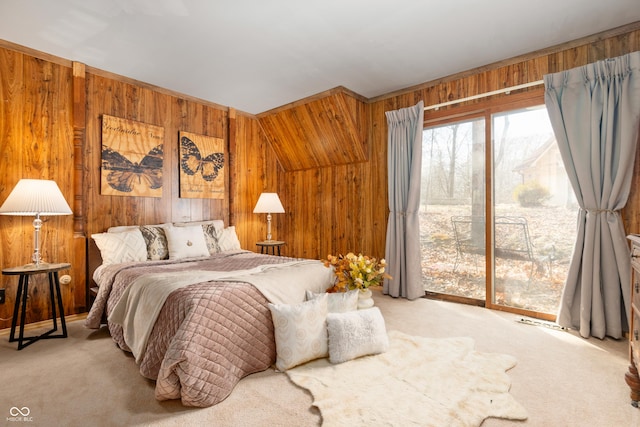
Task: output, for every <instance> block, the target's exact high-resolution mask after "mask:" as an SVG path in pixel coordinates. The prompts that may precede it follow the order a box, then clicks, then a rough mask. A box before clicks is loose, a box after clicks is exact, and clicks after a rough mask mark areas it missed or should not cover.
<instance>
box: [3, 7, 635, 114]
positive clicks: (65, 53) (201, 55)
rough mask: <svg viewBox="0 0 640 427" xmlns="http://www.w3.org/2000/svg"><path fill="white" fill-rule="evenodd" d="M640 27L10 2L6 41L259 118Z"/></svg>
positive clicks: (476, 16)
mask: <svg viewBox="0 0 640 427" xmlns="http://www.w3.org/2000/svg"><path fill="white" fill-rule="evenodd" d="M636 21H640V4H639V3H638V0H606V1H603V0H537V1H514V0H484V1H477V0H450V1H442V0H397V1H389V0H322V1H318V0H309V1H300V0H268V1H266V0H233V1H231V0H208V1H206V0H56V1H51V0H28V1H25V0H3V1H2V2H0V39H4V40H6V41H9V42H13V43H16V44H20V45H24V46H27V47H30V48H33V49H36V50H40V51H43V52H46V53H49V54H52V55H56V56H60V57H62V58H66V59H70V60H74V61H79V62H82V63H84V64H86V65H88V66H91V67H96V68H99V69H102V70H105V71H109V72H112V73H116V74H121V75H123V76H127V77H131V78H133V79H137V80H140V81H142V82H146V83H150V84H153V85H157V86H160V87H164V88H167V89H171V90H174V91H177V92H180V93H183V94H186V95H190V96H194V97H198V98H201V99H204V100H207V101H210V102H214V103H217V104H221V105H226V106H230V107H233V108H236V109H238V110H241V111H245V112H248V113H252V114H259V113H261V112H265V111H268V110H271V109H273V108H276V107H279V106H282V105H285V104H288V103H291V102H294V101H296V100H299V99H303V98H306V97H308V96H311V95H314V94H317V93H320V92H323V91H326V90H329V89H331V88H335V87H339V86H343V87H346V88H348V89H349V90H351V91H353V92H355V93H357V94H359V95H362V96H364V97H365V98H371V97H376V96H379V95H382V94H385V93H389V92H393V91H396V90H400V89H403V88H406V87H410V86H414V85H417V84H420V83H423V82H427V81H431V80H435V79H438V78H441V77H445V76H448V75H452V74H455V73H458V72H462V71H466V70H469V69H473V68H476V67H480V66H483V65H486V64H490V63H493V62H496V61H500V60H503V59H507V58H511V57H514V56H518V55H521V54H525V53H529V52H532V51H535V50H539V49H543V48H546V47H550V46H554V45H557V44H560V43H564V42H567V41H570V40H575V39H578V38H581V37H584V36H588V35H591V34H595V33H598V32H601V31H604V30H607V29H611V28H615V27H618V26H622V25H625V24H629V23H632V22H636Z"/></svg>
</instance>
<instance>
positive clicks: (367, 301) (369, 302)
mask: <svg viewBox="0 0 640 427" xmlns="http://www.w3.org/2000/svg"><path fill="white" fill-rule="evenodd" d="M371 307H373V298H372V293H371V289H369V288H366V289H360V290H359V291H358V310H364V309H365V308H371Z"/></svg>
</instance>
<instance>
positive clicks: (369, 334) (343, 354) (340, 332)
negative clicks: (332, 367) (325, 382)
mask: <svg viewBox="0 0 640 427" xmlns="http://www.w3.org/2000/svg"><path fill="white" fill-rule="evenodd" d="M327 334H328V337H329V362H331V363H342V362H346V361H347V360H351V359H355V358H356V357H360V356H367V355H369V354H378V353H384V352H385V351H387V350H388V349H389V337H388V335H387V330H386V328H385V325H384V318H383V317H382V313H381V312H380V309H379V308H378V307H372V308H367V309H366V310H355V311H350V312H347V313H329V314H327Z"/></svg>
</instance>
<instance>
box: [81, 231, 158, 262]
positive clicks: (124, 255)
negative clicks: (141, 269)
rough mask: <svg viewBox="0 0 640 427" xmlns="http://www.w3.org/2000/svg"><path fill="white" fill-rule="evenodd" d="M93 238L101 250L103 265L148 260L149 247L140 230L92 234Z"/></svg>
mask: <svg viewBox="0 0 640 427" xmlns="http://www.w3.org/2000/svg"><path fill="white" fill-rule="evenodd" d="M91 237H92V238H93V240H94V241H95V242H96V246H98V249H100V255H102V264H105V265H106V264H120V263H122V262H134V261H146V260H147V245H146V243H145V241H144V238H143V237H142V232H141V231H140V229H137V228H136V229H133V230H131V231H124V232H122V233H99V234H92V235H91Z"/></svg>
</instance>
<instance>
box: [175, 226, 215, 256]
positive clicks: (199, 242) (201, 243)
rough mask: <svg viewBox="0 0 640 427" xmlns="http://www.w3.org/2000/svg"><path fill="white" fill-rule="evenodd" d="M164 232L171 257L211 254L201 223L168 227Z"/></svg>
mask: <svg viewBox="0 0 640 427" xmlns="http://www.w3.org/2000/svg"><path fill="white" fill-rule="evenodd" d="M164 233H165V235H166V236H167V245H168V247H169V259H182V258H196V257H207V256H209V250H208V249H207V242H205V240H204V233H203V232H202V227H201V226H200V225H194V226H191V227H171V228H166V229H165V230H164Z"/></svg>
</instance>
